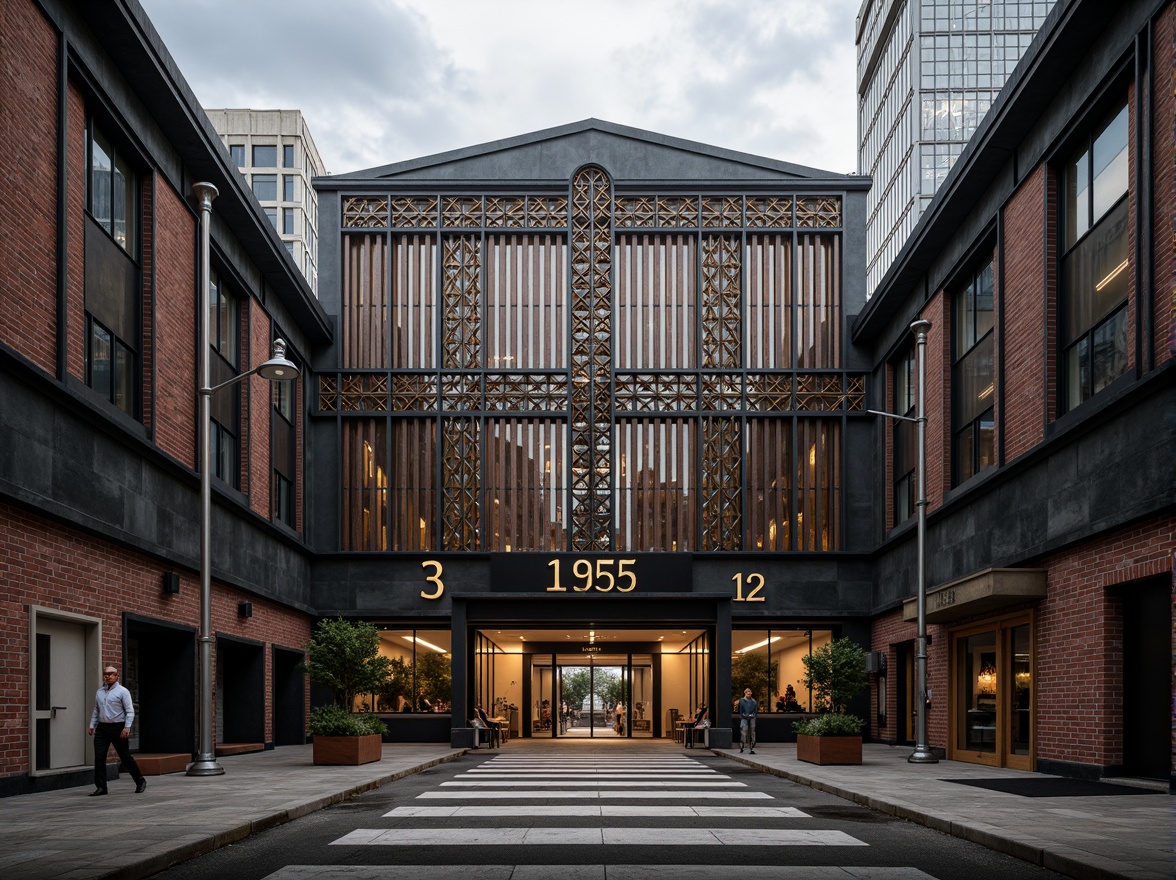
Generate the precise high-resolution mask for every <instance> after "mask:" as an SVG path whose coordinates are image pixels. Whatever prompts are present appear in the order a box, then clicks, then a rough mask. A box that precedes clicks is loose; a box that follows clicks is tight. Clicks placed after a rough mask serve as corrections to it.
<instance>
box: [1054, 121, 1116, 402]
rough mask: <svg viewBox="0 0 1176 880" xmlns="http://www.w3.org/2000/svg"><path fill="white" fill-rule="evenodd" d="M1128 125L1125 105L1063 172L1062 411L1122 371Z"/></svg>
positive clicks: (1059, 307) (1060, 373) (1061, 283)
mask: <svg viewBox="0 0 1176 880" xmlns="http://www.w3.org/2000/svg"><path fill="white" fill-rule="evenodd" d="M1128 123H1129V119H1128V111H1127V105H1126V104H1124V105H1123V106H1122V107H1120V108H1119V109H1118V110H1117V111H1116V112H1115V113H1114V114H1112V116H1111V117H1110V119H1109V120H1108V121H1104V122H1103V123H1102V124H1101V126H1100V127H1099V128H1097V129H1095V130H1094V131H1093V132H1092V133H1091V135H1090V136H1089V138H1088V139H1087V140H1086V142H1085V144H1083V146H1082V147H1081V148H1080V149H1079V150H1078V151H1077V153H1076V154H1075V155H1074V156H1073V157H1072V158H1071V159H1070V161H1069V162H1067V163H1066V165H1065V167H1064V168H1063V171H1062V183H1063V191H1062V198H1063V202H1064V204H1063V209H1062V223H1061V226H1062V236H1061V237H1062V245H1063V247H1062V248H1061V249H1060V250H1061V251H1062V257H1061V262H1060V272H1059V276H1060V278H1059V281H1060V284H1059V291H1058V320H1059V326H1058V342H1059V346H1058V347H1059V350H1060V352H1061V355H1060V364H1059V370H1058V372H1059V377H1060V384H1061V388H1060V397H1061V400H1060V404H1061V406H1060V407H1059V408H1060V409H1062V410H1064V411H1069V410H1072V409H1074V408H1075V407H1077V406H1078V405H1079V404H1081V403H1082V402H1083V401H1085V400H1087V399H1089V398H1090V397H1091V396H1093V395H1094V394H1097V393H1098V392H1099V391H1101V390H1102V389H1103V388H1105V387H1106V386H1107V385H1109V384H1110V383H1111V382H1113V381H1114V380H1115V379H1117V378H1118V377H1119V376H1121V375H1123V374H1124V373H1126V372H1127V366H1128V328H1127V295H1128V278H1129V275H1130V268H1131V256H1130V250H1129V247H1128V233H1129V231H1130V217H1129V216H1128V212H1127V199H1126V198H1125V197H1126V195H1127V189H1128V183H1129V180H1128V173H1127V146H1128V128H1129V125H1128Z"/></svg>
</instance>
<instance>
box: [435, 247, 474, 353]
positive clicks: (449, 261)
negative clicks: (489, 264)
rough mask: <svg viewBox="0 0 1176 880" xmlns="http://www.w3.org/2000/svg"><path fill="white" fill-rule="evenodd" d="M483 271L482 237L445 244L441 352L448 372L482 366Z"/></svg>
mask: <svg viewBox="0 0 1176 880" xmlns="http://www.w3.org/2000/svg"><path fill="white" fill-rule="evenodd" d="M481 268H482V261H481V249H480V242H479V238H478V236H476V235H463V236H460V237H457V238H445V239H443V240H442V257H441V300H442V314H443V318H442V321H443V326H442V339H441V351H442V366H443V367H444V368H445V369H447V370H476V369H478V368H479V367H480V366H481V365H482V348H481V345H480V340H481V327H482V315H481V305H482V304H481V296H480V285H481V280H482V272H481Z"/></svg>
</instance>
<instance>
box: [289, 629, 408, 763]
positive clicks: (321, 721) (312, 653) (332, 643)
mask: <svg viewBox="0 0 1176 880" xmlns="http://www.w3.org/2000/svg"><path fill="white" fill-rule="evenodd" d="M379 648H380V636H379V633H378V631H377V630H376V628H375V627H374V626H372V625H371V624H370V623H364V622H363V621H358V622H356V623H349V622H348V621H345V620H343V619H342V618H336V619H335V620H320V621H319V622H318V625H317V626H315V628H314V634H313V636H312V637H311V640H310V642H308V643H307V645H306V663H305V668H306V675H307V677H308V678H309V679H310V680H311V682H312V683H314V684H317V685H321V686H323V687H327V688H330V689H331V692H332V693H333V695H334V702H333V703H332V705H330V706H318V707H316V708H315V709H314V710H312V711H311V713H310V725H309V728H308V729H309V733H310V735H311V736H312V737H313V738H314V739H313V742H314V749H313V753H314V763H316V764H368V763H371V762H372V761H378V760H380V758H381V757H382V748H381V744H382V742H383V735H384V734H385V733H387V731H388V728H387V727H385V726H384V723H383V722H382V721H380V719H379V718H377V717H376V716H375V715H374V714H372V713H371V712H355V711H354V708H355V698H356V696H357V695H358V694H362V693H378V692H379V690H380V688H381V686H382V684H383V682H384V679H385V678H386V677H387V675H388V672H389V667H390V665H391V661H390V660H389V659H388V658H387V657H381V656H380V653H379Z"/></svg>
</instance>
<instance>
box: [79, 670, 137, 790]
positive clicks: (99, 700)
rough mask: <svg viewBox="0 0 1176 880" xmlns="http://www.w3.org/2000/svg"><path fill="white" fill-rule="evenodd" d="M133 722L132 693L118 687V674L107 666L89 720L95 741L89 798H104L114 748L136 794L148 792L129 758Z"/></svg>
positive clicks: (135, 765) (130, 757) (119, 685)
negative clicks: (91, 787) (132, 781)
mask: <svg viewBox="0 0 1176 880" xmlns="http://www.w3.org/2000/svg"><path fill="white" fill-rule="evenodd" d="M134 720H135V707H134V705H133V704H132V703H131V692H130V691H128V690H127V689H126V688H125V687H123V686H122V685H121V684H119V683H118V670H117V669H115V668H114V667H113V666H107V667H106V668H105V669H103V670H102V687H100V688H98V693H97V694H95V696H94V712H93V714H91V716H90V736H92V737H94V785H95V786H96V788H95V789H94V791H92V792H90V797H95V796H96V795H103V794H106V753H107V752H108V751H110V747H111V746H112V745H113V746H114V750H115V751H116V752H118V757H119V760H120V761H122V764H123V766H124V767H126V768H127V772H129V773H130V774H131V778H132V779H134V780H135V794H142V792H143V790H144V789H145V788H147V777H146V776H144V775H143V774H142V773H141V772H140V771H139V765H138V764H136V763H135V758H134V756H132V755H131V749H130V746H129V745H128V743H127V739H128V738H129V737H130V735H131V724H132V723H133V722H134Z"/></svg>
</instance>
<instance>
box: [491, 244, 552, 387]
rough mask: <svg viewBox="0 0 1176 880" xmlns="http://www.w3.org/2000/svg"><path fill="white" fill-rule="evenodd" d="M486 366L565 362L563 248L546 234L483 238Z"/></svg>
mask: <svg viewBox="0 0 1176 880" xmlns="http://www.w3.org/2000/svg"><path fill="white" fill-rule="evenodd" d="M485 260H486V366H487V368H489V369H492V370H520V369H534V368H558V367H566V366H567V353H566V348H565V346H566V339H567V298H568V297H567V284H566V275H567V262H566V261H567V246H566V245H565V244H564V241H563V238H562V237H558V236H548V235H536V236H531V235H511V236H507V235H491V236H488V237H487V242H486V258H485Z"/></svg>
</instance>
